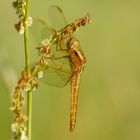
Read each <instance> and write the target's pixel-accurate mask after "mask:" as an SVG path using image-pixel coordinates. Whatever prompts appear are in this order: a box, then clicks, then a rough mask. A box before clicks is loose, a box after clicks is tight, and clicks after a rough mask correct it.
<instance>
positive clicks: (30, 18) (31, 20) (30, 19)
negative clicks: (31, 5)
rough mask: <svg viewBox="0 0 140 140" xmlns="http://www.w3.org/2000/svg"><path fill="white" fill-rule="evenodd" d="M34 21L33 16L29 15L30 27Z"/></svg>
mask: <svg viewBox="0 0 140 140" xmlns="http://www.w3.org/2000/svg"><path fill="white" fill-rule="evenodd" d="M32 23H33V18H32V17H31V16H29V17H28V27H30V26H31V25H32Z"/></svg>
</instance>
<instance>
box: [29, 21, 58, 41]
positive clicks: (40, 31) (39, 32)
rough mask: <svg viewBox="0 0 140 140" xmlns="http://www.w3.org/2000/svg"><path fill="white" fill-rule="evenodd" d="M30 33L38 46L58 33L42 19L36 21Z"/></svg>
mask: <svg viewBox="0 0 140 140" xmlns="http://www.w3.org/2000/svg"><path fill="white" fill-rule="evenodd" d="M30 32H31V34H32V36H33V38H34V40H35V43H38V44H39V43H41V42H42V41H43V40H44V39H46V38H49V37H50V36H52V35H54V34H55V33H56V31H55V29H53V28H52V27H50V26H49V25H48V24H47V23H46V22H45V21H44V20H42V19H34V21H33V25H32V26H31V27H30Z"/></svg>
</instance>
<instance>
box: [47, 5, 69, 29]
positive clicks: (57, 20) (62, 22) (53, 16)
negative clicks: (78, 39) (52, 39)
mask: <svg viewBox="0 0 140 140" xmlns="http://www.w3.org/2000/svg"><path fill="white" fill-rule="evenodd" d="M48 13H49V18H50V22H51V25H52V27H54V28H55V29H56V30H57V31H59V30H61V29H62V28H63V27H65V26H66V25H67V24H68V23H67V20H66V18H65V16H64V14H63V11H62V9H61V8H60V7H58V6H57V5H52V6H50V7H49V11H48Z"/></svg>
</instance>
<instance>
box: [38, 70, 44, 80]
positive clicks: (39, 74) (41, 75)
mask: <svg viewBox="0 0 140 140" xmlns="http://www.w3.org/2000/svg"><path fill="white" fill-rule="evenodd" d="M37 77H38V78H39V79H40V78H42V77H43V71H39V72H38V73H37Z"/></svg>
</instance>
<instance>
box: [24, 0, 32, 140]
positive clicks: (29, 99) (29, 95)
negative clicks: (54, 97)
mask: <svg viewBox="0 0 140 140" xmlns="http://www.w3.org/2000/svg"><path fill="white" fill-rule="evenodd" d="M28 9H29V0H26V11H25V24H24V28H25V31H24V47H25V63H26V71H27V75H28V76H30V56H29V47H28ZM27 116H28V122H27V135H28V140H31V126H32V125H31V124H32V92H28V93H27Z"/></svg>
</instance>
